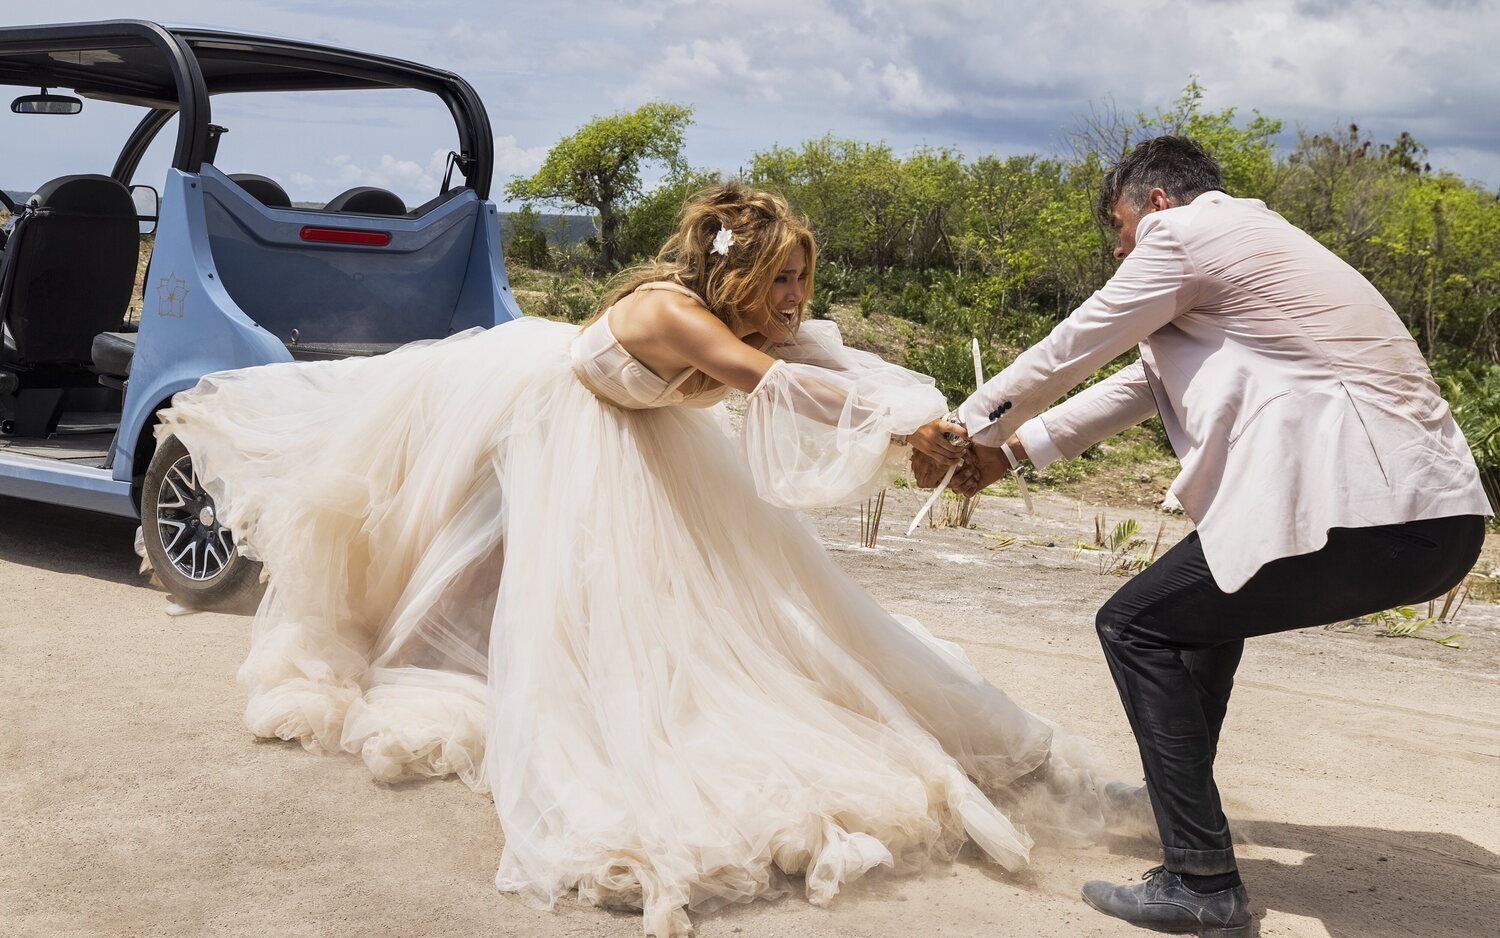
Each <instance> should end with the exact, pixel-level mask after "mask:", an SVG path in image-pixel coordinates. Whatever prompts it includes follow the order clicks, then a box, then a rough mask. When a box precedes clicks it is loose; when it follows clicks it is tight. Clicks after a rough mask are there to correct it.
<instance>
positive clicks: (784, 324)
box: [751, 244, 807, 339]
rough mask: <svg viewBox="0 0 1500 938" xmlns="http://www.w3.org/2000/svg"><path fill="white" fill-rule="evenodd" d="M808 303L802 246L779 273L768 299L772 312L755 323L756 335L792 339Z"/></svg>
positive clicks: (794, 252) (799, 246)
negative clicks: (806, 301)
mask: <svg viewBox="0 0 1500 938" xmlns="http://www.w3.org/2000/svg"><path fill="white" fill-rule="evenodd" d="M805 299H807V254H806V252H804V251H803V250H802V245H800V244H799V245H797V246H796V247H794V248H792V250H791V252H790V253H788V254H787V257H786V262H785V263H783V264H782V265H781V269H780V270H778V271H777V272H776V278H775V280H774V281H772V283H771V295H770V296H769V297H768V298H767V300H768V302H769V303H770V306H771V308H770V310H769V311H767V312H763V313H762V314H761V316H762V317H763V321H762V322H760V323H752V324H751V325H754V326H755V327H756V329H755V331H756V332H759V333H760V334H761V335H763V336H766V337H767V338H771V339H781V338H787V337H790V336H791V334H792V333H793V331H795V330H796V328H797V319H798V317H799V316H800V315H801V313H800V307H801V306H802V301H803V300H805Z"/></svg>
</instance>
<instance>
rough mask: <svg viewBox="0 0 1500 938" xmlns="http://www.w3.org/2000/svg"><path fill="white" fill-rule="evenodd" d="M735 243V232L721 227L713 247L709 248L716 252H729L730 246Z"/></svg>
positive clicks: (724, 253)
mask: <svg viewBox="0 0 1500 938" xmlns="http://www.w3.org/2000/svg"><path fill="white" fill-rule="evenodd" d="M733 243H734V232H733V231H732V230H730V229H728V228H720V229H719V233H718V234H716V235H714V243H713V247H711V248H709V250H710V251H713V252H714V253H715V254H723V255H726V256H727V255H728V254H729V246H730V245H731V244H733Z"/></svg>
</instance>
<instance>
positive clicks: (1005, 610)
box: [0, 492, 1500, 938]
mask: <svg viewBox="0 0 1500 938" xmlns="http://www.w3.org/2000/svg"><path fill="white" fill-rule="evenodd" d="M914 504H915V503H914V499H913V497H912V496H911V495H910V494H909V493H905V492H896V493H894V496H893V499H892V504H890V505H888V508H887V515H888V518H889V519H891V520H888V521H887V524H886V535H885V537H884V539H883V544H882V548H881V549H878V550H876V551H873V552H872V551H864V550H859V549H855V548H852V547H851V546H850V545H851V542H853V541H854V540H855V539H856V537H857V532H858V522H857V518H856V517H855V513H854V512H853V511H852V510H844V511H840V512H828V513H823V514H821V515H820V516H819V517H818V518H817V523H818V526H819V529H820V531H821V532H822V534H823V535H824V538H825V540H826V541H827V542H828V543H829V544H830V546H831V547H833V548H834V549H835V550H836V551H837V556H838V557H839V560H840V562H841V563H842V564H843V565H844V566H845V568H846V569H848V570H849V571H850V572H851V573H852V574H853V575H854V576H855V577H856V578H858V579H859V580H860V581H861V582H863V583H865V584H866V585H867V586H868V587H870V588H871V589H872V590H873V591H874V592H875V593H876V594H877V595H878V596H879V597H880V598H881V599H882V600H883V601H884V602H885V603H886V604H887V605H888V606H889V607H890V608H892V609H893V610H896V611H900V612H905V613H909V614H912V615H915V616H917V617H918V618H921V619H922V620H923V621H925V622H927V623H928V624H929V625H930V626H931V627H932V628H933V629H934V631H936V632H937V633H938V634H940V635H942V636H944V637H946V638H950V639H952V640H954V641H958V642H960V643H961V644H963V645H964V646H965V647H966V648H967V649H968V651H969V653H970V655H971V657H972V658H973V659H974V661H975V663H976V664H977V665H978V666H979V668H980V669H981V670H982V671H984V672H985V673H986V674H987V675H988V676H989V677H990V678H991V679H992V680H994V681H995V682H996V683H998V684H999V685H1000V686H1002V687H1004V688H1006V689H1007V690H1008V691H1009V692H1010V693H1011V694H1012V695H1013V696H1014V697H1016V698H1017V699H1018V700H1019V701H1020V702H1022V703H1023V704H1025V705H1026V706H1028V707H1030V708H1032V709H1034V710H1037V711H1039V712H1041V713H1044V714H1046V715H1048V716H1050V717H1052V718H1054V719H1056V720H1058V721H1060V722H1062V723H1064V724H1065V725H1067V726H1069V727H1070V728H1072V729H1074V730H1075V731H1078V732H1081V733H1083V734H1085V735H1088V736H1090V737H1092V738H1093V739H1094V740H1095V741H1096V742H1097V743H1098V745H1099V746H1100V748H1101V750H1102V751H1103V752H1104V755H1105V757H1106V759H1107V760H1108V762H1109V763H1110V764H1111V765H1112V766H1113V767H1114V768H1115V769H1116V770H1117V772H1118V774H1119V776H1120V777H1124V778H1133V777H1136V776H1137V775H1138V772H1137V771H1136V770H1135V765H1134V754H1133V749H1132V746H1131V742H1130V739H1129V736H1128V730H1127V729H1126V727H1125V723H1124V718H1123V716H1122V715H1121V713H1120V708H1119V702H1118V699H1117V698H1116V697H1115V692H1114V689H1113V686H1112V685H1111V684H1110V682H1109V678H1108V675H1107V673H1106V670H1105V668H1104V665H1103V662H1102V660H1101V659H1100V656H1099V653H1098V650H1097V647H1096V644H1095V639H1094V636H1093V631H1092V616H1093V610H1094V609H1095V608H1096V607H1097V606H1098V604H1099V603H1100V602H1101V601H1102V600H1103V598H1104V597H1106V596H1107V595H1108V594H1109V593H1110V592H1111V591H1112V589H1113V588H1114V587H1115V586H1117V585H1118V582H1119V581H1118V580H1117V579H1116V578H1114V577H1110V576H1101V575H1100V574H1099V573H1098V572H1097V564H1096V562H1095V561H1094V560H1092V559H1090V558H1087V557H1080V556H1079V555H1078V553H1077V551H1076V550H1075V549H1074V546H1075V545H1076V543H1077V542H1078V541H1079V540H1081V539H1084V538H1086V537H1087V535H1088V534H1089V533H1091V532H1092V528H1093V521H1092V518H1093V513H1094V511H1095V509H1092V508H1085V507H1083V506H1080V505H1078V504H1077V503H1075V502H1071V501H1068V500H1065V499H1061V498H1052V497H1049V498H1045V499H1043V500H1042V504H1041V515H1040V516H1039V517H1038V518H1034V519H1033V518H1028V517H1026V516H1025V515H1023V514H1021V513H1020V512H1019V510H1018V508H1017V506H1016V505H1015V504H1014V503H1013V502H1011V501H1009V500H1003V499H986V502H985V504H984V505H983V506H982V507H981V509H980V512H979V514H978V515H977V516H976V521H977V522H978V524H979V530H975V531H954V530H924V531H921V532H918V535H917V536H916V537H915V538H914V539H912V540H909V541H908V540H904V539H900V538H898V537H896V536H895V535H897V534H899V531H898V530H897V529H898V528H900V527H903V526H904V524H901V523H898V522H904V520H905V519H906V518H908V517H910V514H911V511H912V509H913V508H914ZM1120 514H1121V513H1120V512H1111V513H1110V520H1111V521H1113V520H1115V518H1116V517H1117V516H1119V515H1120ZM1141 517H1142V520H1143V527H1145V528H1146V529H1147V533H1148V534H1150V533H1154V531H1155V527H1156V525H1157V524H1158V522H1159V518H1157V517H1156V516H1150V517H1148V516H1145V515H1143V516H1141ZM1166 524H1167V525H1168V527H1169V531H1168V533H1169V535H1171V536H1177V535H1180V534H1181V532H1182V531H1183V530H1184V526H1183V522H1182V521H1181V520H1180V519H1172V520H1168V521H1167V522H1166ZM132 530H133V525H130V524H127V523H124V522H120V521H115V520H111V519H105V518H100V517H97V516H92V515H86V514H81V513H76V512H70V511H64V510H60V509H53V508H47V507H43V506H37V505H31V504H27V503H23V502H16V501H10V500H4V499H0V687H3V690H0V726H3V727H4V732H3V734H0V933H3V934H6V935H16V934H20V935H47V936H52V935H127V934H128V935H137V934H139V935H200V934H236V935H237V934H244V935H252V934H253V935H346V934H360V935H468V934H486V935H507V936H508V935H515V936H564V935H577V936H620V938H627V936H635V935H639V933H640V930H639V920H638V919H637V918H634V917H632V916H629V915H623V914H612V913H607V912H603V911H600V910H597V909H592V908H588V907H581V906H578V905H576V904H574V903H571V902H569V903H565V904H563V905H562V906H561V907H560V909H559V910H558V911H557V912H555V913H544V912H537V911H533V910H531V909H528V908H526V907H525V906H523V905H522V904H520V903H519V902H518V901H516V900H514V899H513V898H510V897H507V896H503V895H501V894H499V893H497V892H496V891H495V890H494V889H493V888H492V886H491V885H490V882H491V877H492V875H493V873H494V868H495V865H496V861H497V858H498V856H499V851H500V845H501V834H500V830H499V826H498V824H497V822H496V820H495V816H494V813H493V810H492V809H491V807H490V805H489V803H488V801H487V800H486V799H485V798H483V797H480V796H477V795H474V794H473V793H471V792H470V791H469V790H468V789H467V788H465V787H464V786H463V785H462V784H460V783H458V782H455V781H435V782H429V783H423V784H408V785H399V786H385V785H380V784H377V783H375V782H373V781H372V780H371V779H370V778H369V776H368V774H367V773H366V771H365V769H364V767H363V766H362V765H361V764H360V763H359V762H358V761H357V760H355V759H353V758H352V757H351V758H321V757H316V756H311V755H308V754H306V753H304V752H302V750H301V749H300V748H298V747H296V746H294V745H291V746H289V745H285V744H280V743H274V742H273V743H266V742H257V741H254V740H252V739H251V738H250V736H249V735H248V733H247V732H246V731H245V730H244V729H243V727H242V726H241V724H240V722H239V710H240V706H241V704H242V700H241V697H240V693H239V691H238V689H237V688H236V686H235V684H234V680H233V676H234V670H235V667H236V666H237V664H238V662H239V660H240V658H241V657H242V655H243V654H244V651H245V647H246V642H247V625H248V620H247V619H244V618H241V617H234V616H223V615H198V616H189V617H184V618H175V619H174V618H170V617H168V616H167V615H165V613H164V608H165V605H166V604H165V600H164V597H163V596H162V594H160V593H159V592H156V591H154V590H152V589H150V588H149V587H147V586H146V585H145V584H144V583H142V582H141V580H140V578H139V577H137V576H136V575H135V572H134V569H135V559H134V556H133V555H132V553H131V551H130V539H131V532H132ZM986 533H988V534H999V535H1003V536H1014V537H1015V540H1014V541H1011V542H1009V543H1007V542H1005V541H1003V540H997V539H994V538H990V537H985V536H984V535H985V534H986ZM1049 544H1051V545H1055V546H1048V545H1049ZM995 547H998V548H999V549H988V548H995ZM1310 586H1311V585H1310ZM1457 630H1458V631H1462V632H1464V633H1466V635H1467V643H1468V648H1467V650H1464V651H1453V650H1449V649H1445V648H1440V647H1438V646H1436V645H1433V644H1431V643H1427V642H1420V641H1414V640H1407V639H1403V640H1391V639H1379V638H1374V637H1370V636H1367V635H1359V634H1339V633H1334V632H1329V631H1324V630H1307V631H1302V632H1297V633H1291V634H1286V635H1280V636H1274V637H1270V638H1266V639H1260V640H1256V641H1252V642H1251V643H1250V644H1249V647H1248V650H1247V653H1246V657H1245V662H1244V665H1243V667H1242V668H1241V671H1240V675H1241V679H1240V682H1239V685H1238V687H1237V688H1236V692H1235V701H1234V704H1233V706H1232V708H1231V713H1230V717H1229V721H1228V724H1227V726H1226V729H1225V733H1224V741H1223V750H1222V752H1221V755H1220V784H1221V787H1222V788H1223V789H1224V792H1225V798H1226V802H1227V803H1228V805H1229V806H1230V810H1231V817H1232V819H1233V820H1234V821H1235V828H1236V832H1237V834H1238V836H1239V837H1240V838H1241V840H1242V841H1244V843H1243V844H1242V846H1241V848H1240V853H1241V857H1242V863H1241V866H1242V869H1243V871H1244V874H1245V878H1246V880H1247V882H1248V884H1249V885H1250V887H1251V889H1252V898H1253V899H1254V901H1255V906H1256V909H1257V911H1258V912H1260V913H1262V917H1261V919H1260V928H1261V934H1263V935H1267V936H1271V935H1287V936H1291V935H1297V936H1304V935H1305V936H1322V935H1335V936H1360V938H1365V936H1393V938H1394V936H1407V935H1422V936H1469V935H1474V936H1478V935H1489V934H1495V933H1496V925H1495V923H1496V922H1497V921H1500V677H1497V674H1500V671H1497V666H1500V610H1497V608H1496V607H1493V606H1483V605H1478V606H1473V605H1471V606H1470V608H1469V610H1466V612H1465V614H1464V616H1463V621H1462V624H1461V626H1460V627H1459V628H1458V629H1457ZM1154 862H1155V860H1154V857H1153V854H1152V850H1151V847H1150V845H1149V844H1142V843H1140V842H1136V841H1129V840H1117V841H1114V842H1111V843H1108V844H1103V845H1099V846H1096V847H1092V848H1088V849H1082V850H1073V851H1046V852H1042V853H1041V854H1040V855H1039V856H1038V857H1037V862H1036V864H1035V866H1034V867H1033V868H1032V869H1030V870H1028V871H1027V872H1025V873H1023V874H1021V875H1018V876H1011V875H1006V874H1003V873H1001V872H1000V871H998V870H997V869H995V868H993V867H990V866H987V865H984V864H982V863H980V862H978V861H976V860H973V859H965V860H961V861H960V862H958V863H956V864H953V865H943V866H938V867H935V868H933V869H931V870H929V871H928V872H926V873H924V874H921V875H917V876H912V877H904V878H895V877H889V876H875V877H873V878H871V879H869V880H868V881H866V882H865V883H863V884H860V885H859V886H858V887H857V888H856V889H854V890H851V891H849V892H847V893H846V894H845V895H843V896H841V897H840V898H839V899H838V900H837V901H836V902H835V903H834V905H833V906H832V907H831V908H829V909H815V908H812V907H810V906H808V905H807V904H806V903H804V902H802V901H801V900H800V899H796V898H791V899H787V900H783V901H780V902H776V903H760V904H757V905H754V906H750V907H744V908H737V909H730V910H726V911H724V912H721V913H718V914H716V915H711V916H704V917H702V918H700V920H699V925H698V933H699V934H700V935H702V936H705V938H715V936H729V935H739V936H745V938H759V936H764V938H773V936H775V938H781V936H803V935H808V936H811V935H829V936H892V938H894V936H908V935H985V936H1036V935H1060V936H1061V935H1065V936H1095V935H1097V936H1105V935H1137V934H1145V933H1143V932H1137V931H1135V930H1133V929H1130V928H1128V927H1125V926H1121V925H1118V924H1116V923H1112V922H1110V921H1108V920H1105V919H1103V918H1101V917H1100V916H1098V915H1097V914H1096V913H1094V912H1092V911H1091V910H1089V909H1088V908H1086V907H1085V906H1083V905H1082V904H1081V902H1079V901H1078V900H1077V899H1076V895H1077V892H1076V890H1077V885H1078V883H1079V882H1080V881H1081V880H1083V879H1085V878H1091V877H1096V876H1099V877H1115V878H1125V877H1131V876H1134V875H1138V874H1139V873H1140V872H1142V871H1143V870H1144V869H1146V868H1147V867H1148V866H1151V865H1153V863H1154Z"/></svg>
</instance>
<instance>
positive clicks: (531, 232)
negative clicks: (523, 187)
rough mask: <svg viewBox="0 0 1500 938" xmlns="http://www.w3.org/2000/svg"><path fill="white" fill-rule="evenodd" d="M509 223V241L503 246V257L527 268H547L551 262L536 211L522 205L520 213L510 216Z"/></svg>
mask: <svg viewBox="0 0 1500 938" xmlns="http://www.w3.org/2000/svg"><path fill="white" fill-rule="evenodd" d="M509 221H510V240H509V241H507V242H506V244H505V256H506V257H508V258H510V259H511V260H514V261H515V262H516V263H518V264H524V265H526V266H527V267H537V268H544V267H547V266H548V264H549V263H550V261H551V256H550V252H549V251H548V250H547V233H546V232H545V231H543V230H542V224H541V218H540V216H538V215H537V213H536V210H535V209H533V208H532V207H531V206H530V205H523V206H521V210H520V211H518V212H512V213H511V214H510V219H509Z"/></svg>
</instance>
